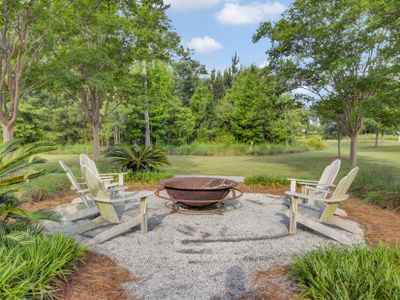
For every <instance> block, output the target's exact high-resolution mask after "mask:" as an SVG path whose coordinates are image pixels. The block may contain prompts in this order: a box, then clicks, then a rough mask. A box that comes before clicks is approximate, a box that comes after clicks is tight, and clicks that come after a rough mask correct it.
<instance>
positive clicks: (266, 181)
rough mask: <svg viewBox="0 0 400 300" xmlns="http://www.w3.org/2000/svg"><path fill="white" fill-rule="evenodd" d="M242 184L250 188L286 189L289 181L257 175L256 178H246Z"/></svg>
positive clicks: (277, 177)
mask: <svg viewBox="0 0 400 300" xmlns="http://www.w3.org/2000/svg"><path fill="white" fill-rule="evenodd" d="M244 183H245V184H246V185H250V186H263V187H268V188H287V187H288V185H289V180H287V179H286V178H284V177H279V176H269V175H258V176H248V177H246V178H245V180H244Z"/></svg>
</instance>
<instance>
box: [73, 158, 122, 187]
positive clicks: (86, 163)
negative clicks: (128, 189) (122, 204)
mask: <svg viewBox="0 0 400 300" xmlns="http://www.w3.org/2000/svg"><path fill="white" fill-rule="evenodd" d="M79 163H80V165H81V171H82V175H83V176H84V174H83V172H84V168H85V167H86V168H89V169H91V170H92V172H93V173H94V175H95V176H97V177H98V178H100V180H101V181H103V182H104V184H105V185H106V187H107V188H109V187H116V186H119V187H121V188H122V187H123V186H124V175H125V174H126V173H101V174H100V173H99V171H98V169H97V166H96V163H95V162H94V161H93V160H92V159H90V157H89V156H87V155H86V154H81V155H79ZM115 176H118V182H113V181H114V177H115Z"/></svg>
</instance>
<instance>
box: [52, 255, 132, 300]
mask: <svg viewBox="0 0 400 300" xmlns="http://www.w3.org/2000/svg"><path fill="white" fill-rule="evenodd" d="M134 279H135V278H133V276H132V274H131V273H130V272H129V271H128V270H126V269H122V268H121V267H119V266H118V265H117V264H116V262H115V261H114V260H113V259H111V258H109V257H108V256H106V255H104V254H98V253H94V252H92V251H89V252H87V253H86V255H85V257H84V258H83V262H82V263H79V265H78V267H77V270H75V271H74V272H73V273H72V274H71V275H70V277H69V280H68V282H67V283H65V284H64V286H63V287H62V290H61V291H60V292H59V293H58V294H57V296H58V297H59V299H61V300H86V299H87V300H91V299H96V300H111V299H118V300H124V299H132V298H128V297H127V296H126V295H125V293H124V289H123V288H122V284H123V283H125V282H129V281H134Z"/></svg>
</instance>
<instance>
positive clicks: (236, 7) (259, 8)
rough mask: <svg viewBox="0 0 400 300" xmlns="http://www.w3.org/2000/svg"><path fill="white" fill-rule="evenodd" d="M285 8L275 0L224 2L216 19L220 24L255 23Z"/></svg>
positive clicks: (277, 13) (275, 14)
mask: <svg viewBox="0 0 400 300" xmlns="http://www.w3.org/2000/svg"><path fill="white" fill-rule="evenodd" d="M284 10H285V6H284V5H283V4H281V3H279V2H277V1H275V2H273V3H272V2H267V3H262V2H251V3H249V4H244V5H240V4H239V3H234V2H228V3H225V5H224V7H223V8H222V10H220V11H219V12H218V13H217V14H216V17H217V20H218V21H219V22H220V23H221V24H227V25H243V24H256V23H259V22H261V21H263V20H265V19H266V18H267V17H272V16H277V15H279V14H281V13H282V12H283V11H284Z"/></svg>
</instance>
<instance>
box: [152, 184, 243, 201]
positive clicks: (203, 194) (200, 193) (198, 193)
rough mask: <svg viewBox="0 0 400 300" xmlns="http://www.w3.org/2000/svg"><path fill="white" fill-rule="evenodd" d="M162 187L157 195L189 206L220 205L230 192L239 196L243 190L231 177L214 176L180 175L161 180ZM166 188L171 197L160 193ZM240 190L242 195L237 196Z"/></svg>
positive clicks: (234, 195) (234, 196) (235, 196)
mask: <svg viewBox="0 0 400 300" xmlns="http://www.w3.org/2000/svg"><path fill="white" fill-rule="evenodd" d="M160 185H161V188H160V189H159V190H158V191H157V192H156V195H157V196H159V197H161V198H164V199H167V200H172V201H173V202H174V204H183V205H185V206H187V207H193V208H200V207H206V206H211V205H214V204H216V205H217V206H220V205H221V203H222V201H224V200H227V199H226V197H227V196H228V194H229V193H230V192H232V194H233V196H232V198H230V199H234V198H237V197H239V196H240V195H241V192H240V191H239V190H238V189H236V186H237V185H238V183H237V182H236V181H233V180H229V179H221V178H212V177H179V178H172V179H166V180H162V181H160ZM163 189H165V190H166V191H167V194H168V196H169V198H166V197H164V196H161V195H160V191H161V190H163ZM236 192H239V193H240V195H239V196H237V193H236Z"/></svg>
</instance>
